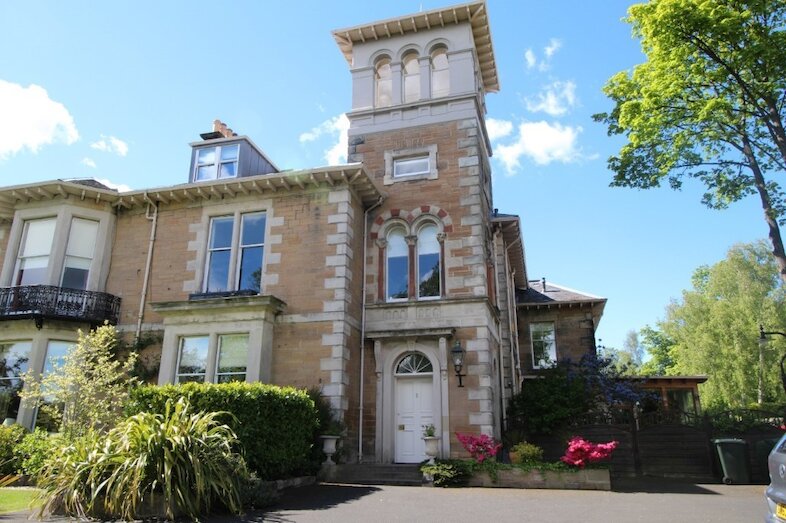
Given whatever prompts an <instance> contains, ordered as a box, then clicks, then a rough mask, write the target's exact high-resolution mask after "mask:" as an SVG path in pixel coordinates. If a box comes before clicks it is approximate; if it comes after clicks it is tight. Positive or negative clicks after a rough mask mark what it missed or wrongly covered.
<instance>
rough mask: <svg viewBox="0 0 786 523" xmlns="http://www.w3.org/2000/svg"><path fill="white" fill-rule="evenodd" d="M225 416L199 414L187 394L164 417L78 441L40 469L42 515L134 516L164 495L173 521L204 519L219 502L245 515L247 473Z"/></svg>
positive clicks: (143, 416)
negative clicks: (243, 486) (181, 517)
mask: <svg viewBox="0 0 786 523" xmlns="http://www.w3.org/2000/svg"><path fill="white" fill-rule="evenodd" d="M218 416H219V413H217V412H211V413H204V412H198V413H193V409H192V408H191V407H190V406H189V405H188V402H187V401H185V400H183V399H180V400H178V401H177V402H172V401H167V402H165V405H164V413H163V414H154V413H147V412H143V413H140V414H137V415H135V416H132V417H130V418H128V419H127V420H125V421H124V422H121V423H120V424H118V425H117V427H115V428H114V429H112V430H111V431H109V432H108V433H107V434H106V435H105V436H102V435H99V434H96V433H90V434H87V435H85V436H83V437H81V438H78V439H76V440H74V441H73V443H72V444H71V445H69V446H67V447H66V448H65V449H64V450H63V452H62V454H61V455H59V456H54V457H53V459H50V460H48V461H47V465H46V466H45V468H44V470H43V471H42V472H41V475H40V477H39V482H38V486H39V487H40V488H41V489H43V498H44V505H43V507H42V509H41V514H46V513H51V512H54V511H58V510H62V511H64V512H65V513H66V514H67V515H69V516H78V517H84V516H91V517H101V518H104V519H105V518H107V517H109V518H117V517H120V518H123V519H126V520H131V519H135V517H136V516H137V515H138V514H139V508H140V507H141V506H143V505H142V504H143V502H144V501H145V500H149V499H150V498H153V497H156V495H157V494H158V495H159V496H160V497H161V498H162V499H163V503H164V507H165V511H166V516H167V518H169V519H172V518H174V517H175V516H176V515H177V514H178V513H184V514H186V515H187V516H189V517H190V518H192V519H197V518H198V517H199V516H200V515H203V514H206V513H208V512H209V511H210V508H211V505H212V503H213V502H215V501H220V502H221V503H223V504H224V506H226V507H227V508H229V509H230V510H231V511H233V512H239V511H240V509H241V504H240V503H241V501H240V484H241V482H242V481H243V480H245V478H247V476H248V474H247V472H246V468H245V463H244V462H243V458H242V457H241V456H240V455H238V454H236V453H235V452H234V451H233V450H232V444H233V443H234V442H235V438H236V436H235V434H234V433H233V432H232V430H231V429H230V428H229V427H228V426H226V425H223V424H221V423H220V422H219V421H218V419H217V418H218Z"/></svg>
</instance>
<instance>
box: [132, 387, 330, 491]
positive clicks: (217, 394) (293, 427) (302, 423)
mask: <svg viewBox="0 0 786 523" xmlns="http://www.w3.org/2000/svg"><path fill="white" fill-rule="evenodd" d="M181 397H183V398H186V399H187V400H188V402H189V403H190V404H191V406H192V407H193V408H194V409H195V410H199V411H204V412H225V413H227V414H221V415H219V417H218V419H219V420H220V421H221V422H222V423H226V424H227V425H229V426H230V427H231V428H232V430H233V431H234V432H235V433H236V434H237V437H238V441H239V443H240V445H241V447H242V449H243V453H244V456H245V459H246V462H247V464H248V466H249V468H250V469H251V470H252V471H254V472H256V474H257V475H258V476H259V477H260V478H261V479H263V480H268V479H281V478H286V477H291V476H296V475H299V474H303V473H307V472H310V471H311V461H310V454H311V445H312V441H313V437H314V430H315V429H316V427H317V423H318V420H317V413H316V410H315V407H314V402H313V400H311V398H309V397H308V394H307V393H306V392H305V391H303V390H299V389H294V388H292V387H277V386H274V385H267V384H263V383H242V382H234V383H221V384H210V383H186V384H183V385H165V386H163V387H158V386H143V387H138V388H136V389H134V390H133V391H132V393H131V400H130V402H129V406H128V413H129V414H136V413H139V412H157V413H161V412H163V410H164V405H165V403H166V401H167V400H168V399H169V400H177V399H178V398H181Z"/></svg>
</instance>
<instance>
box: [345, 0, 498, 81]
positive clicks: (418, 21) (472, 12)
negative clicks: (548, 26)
mask: <svg viewBox="0 0 786 523" xmlns="http://www.w3.org/2000/svg"><path fill="white" fill-rule="evenodd" d="M461 23H469V24H470V25H471V27H472V37H473V39H474V42H475V50H476V53H477V57H478V62H479V67H480V73H481V79H482V81H483V88H484V89H485V90H486V91H487V92H494V93H495V92H497V91H499V78H498V77H497V64H496V61H495V59H494V46H493V45H492V43H491V29H490V28H489V21H488V14H487V10H486V2H472V3H469V4H460V5H454V6H451V7H443V8H440V9H433V10H431V11H424V12H421V13H414V14H411V15H405V16H399V17H396V18H389V19H387V20H380V21H377V22H371V23H369V24H363V25H357V26H354V27H347V28H344V29H336V30H335V31H333V38H335V40H336V43H337V44H338V47H339V48H340V49H341V52H342V53H343V54H344V58H346V60H347V62H348V63H349V65H350V66H352V65H353V64H352V48H353V46H354V44H356V43H365V42H367V41H371V40H380V39H383V38H390V37H392V36H399V35H405V34H407V33H416V32H418V31H427V30H430V29H432V28H434V27H445V26H446V25H450V24H461Z"/></svg>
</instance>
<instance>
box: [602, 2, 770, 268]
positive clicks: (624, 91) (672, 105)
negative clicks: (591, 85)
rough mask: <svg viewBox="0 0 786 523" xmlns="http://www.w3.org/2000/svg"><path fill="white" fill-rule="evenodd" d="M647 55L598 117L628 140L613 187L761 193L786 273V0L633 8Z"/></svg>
mask: <svg viewBox="0 0 786 523" xmlns="http://www.w3.org/2000/svg"><path fill="white" fill-rule="evenodd" d="M628 15H629V16H628V18H627V21H628V22H629V23H630V24H631V25H632V27H633V34H634V36H636V37H638V38H639V39H640V40H641V45H642V50H643V52H644V54H645V56H646V61H645V62H644V63H642V64H639V65H637V66H636V67H634V68H633V69H632V70H631V71H623V72H621V73H618V74H616V75H615V76H613V77H612V78H611V79H610V80H609V81H608V83H607V84H606V86H605V88H604V92H605V93H606V95H607V96H609V97H610V98H611V99H612V100H613V102H614V104H615V105H614V108H613V110H612V111H611V112H609V113H602V114H597V115H595V117H594V118H595V120H596V121H600V122H603V123H605V124H607V126H608V131H609V134H610V135H617V134H621V135H624V136H625V137H626V138H627V143H625V145H623V146H622V148H621V150H620V151H619V153H618V154H616V155H614V156H612V157H611V158H609V167H610V169H611V170H612V171H613V172H614V179H613V181H612V184H611V185H612V186H623V187H635V188H643V189H646V188H651V187H657V186H660V184H661V183H662V182H663V181H664V180H667V181H668V183H669V185H670V186H671V187H672V188H675V189H679V188H680V187H681V185H682V183H683V180H684V179H685V178H686V177H687V178H695V179H698V180H700V181H701V182H703V184H704V186H705V189H706V191H705V193H704V197H703V203H704V204H706V205H707V206H709V207H712V208H725V207H726V206H728V205H729V204H730V203H732V202H735V201H738V200H740V199H742V198H744V197H746V196H748V195H753V194H756V195H758V197H759V199H760V200H761V205H762V209H763V211H764V219H765V221H766V223H767V226H768V229H769V238H770V242H771V244H772V248H773V254H774V256H775V258H776V260H777V263H778V266H779V273H780V277H781V278H782V279H783V280H784V281H786V253H785V252H784V247H783V241H782V239H781V232H780V227H779V225H782V224H783V223H784V221H786V206H785V205H784V193H783V190H782V187H781V184H780V182H779V181H778V178H779V177H781V176H783V174H784V171H785V170H786V168H785V166H786V131H784V127H783V122H784V101H786V100H785V99H786V33H784V26H785V23H786V0H651V1H650V2H648V3H644V4H637V5H634V6H632V7H631V8H630V10H629V11H628Z"/></svg>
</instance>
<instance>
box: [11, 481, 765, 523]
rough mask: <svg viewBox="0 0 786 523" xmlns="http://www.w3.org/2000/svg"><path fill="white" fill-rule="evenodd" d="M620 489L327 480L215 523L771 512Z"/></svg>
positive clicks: (709, 497) (757, 499)
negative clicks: (340, 482)
mask: <svg viewBox="0 0 786 523" xmlns="http://www.w3.org/2000/svg"><path fill="white" fill-rule="evenodd" d="M615 488H616V491H614V492H592V491H575V490H515V489H483V488H460V489H441V488H425V487H367V486H352V485H325V484H323V485H315V486H312V487H302V488H299V489H291V490H289V491H287V492H286V493H285V495H284V496H283V497H282V499H281V501H280V502H279V503H278V504H277V505H276V506H274V507H271V508H270V509H268V510H267V511H264V512H257V513H251V514H247V515H246V516H244V517H242V518H231V517H215V516H214V517H211V518H209V519H207V523H229V522H237V521H240V522H249V523H252V522H253V523H255V522H271V523H289V522H297V523H310V522H319V523H331V522H337V523H338V522H341V523H347V522H355V521H358V522H361V521H362V522H387V521H418V522H431V521H434V522H443V521H446V522H450V523H454V522H472V523H503V522H508V521H510V522H517V523H519V522H525V523H526V522H538V523H541V522H543V523H561V522H566V523H568V522H571V523H573V522H581V523H615V522H624V523H630V522H641V523H647V522H653V523H680V522H683V521H684V522H691V523H695V522H707V523H756V522H760V521H763V518H764V514H765V511H766V508H765V502H764V498H763V493H764V488H765V487H764V486H763V485H734V486H727V485H694V484H686V483H664V482H652V481H650V482H641V481H639V482H628V483H626V484H624V485H617V486H615ZM26 518H27V514H9V515H4V516H0V523H23V522H25V523H27V519H26ZM51 521H52V523H55V522H57V523H61V522H63V521H67V520H63V519H53V520H51Z"/></svg>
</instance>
